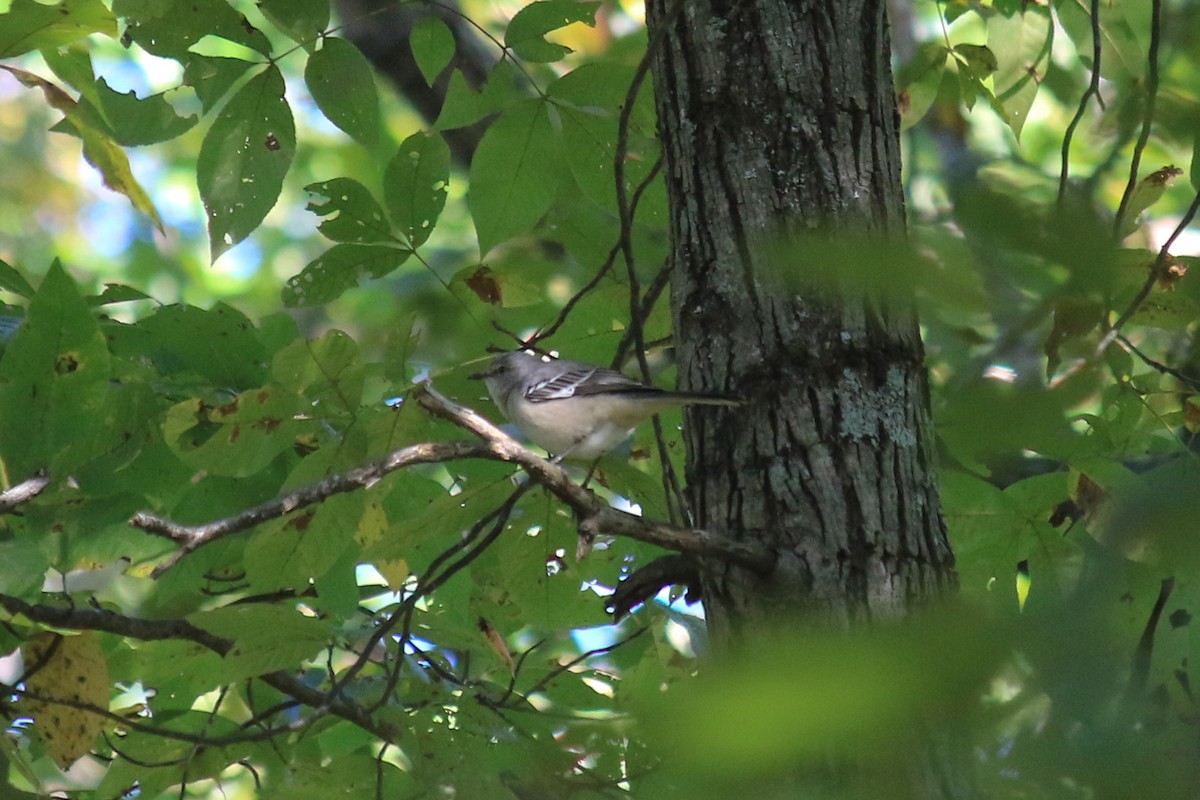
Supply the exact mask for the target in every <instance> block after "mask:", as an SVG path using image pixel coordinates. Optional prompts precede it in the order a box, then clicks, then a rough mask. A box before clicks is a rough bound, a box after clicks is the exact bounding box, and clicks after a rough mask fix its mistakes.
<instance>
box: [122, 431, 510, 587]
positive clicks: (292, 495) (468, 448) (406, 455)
mask: <svg viewBox="0 0 1200 800" xmlns="http://www.w3.org/2000/svg"><path fill="white" fill-rule="evenodd" d="M486 457H487V448H485V447H483V446H481V445H479V444H477V443H474V442H442V443H423V444H414V445H410V446H408V447H402V448H400V449H399V450H394V451H392V452H391V453H388V454H387V455H386V456H384V457H383V458H379V459H376V460H374V461H370V462H368V463H366V464H364V465H363V466H361V467H358V468H356V469H352V470H350V471H348V472H343V473H340V474H338V475H332V476H330V477H328V478H326V479H325V480H323V481H319V482H317V483H314V484H311V485H309V486H305V487H303V488H301V489H297V490H296V491H294V492H289V493H288V494H285V495H282V496H280V497H277V498H275V499H274V500H271V501H269V502H267V503H263V504H262V505H259V506H255V507H254V508H250V509H247V510H245V511H243V512H241V513H239V514H235V515H234V516H232V517H226V518H224V519H219V520H215V521H213V522H208V523H204V524H202V525H182V524H180V523H177V522H173V521H171V520H169V519H165V518H163V517H159V516H157V515H154V514H150V513H148V512H144V511H142V512H139V513H137V514H135V515H134V516H133V518H132V519H130V520H129V524H130V525H132V526H133V527H135V528H139V529H141V530H144V531H146V532H147V533H151V534H154V535H155V536H162V537H163V538H166V539H170V540H171V541H172V542H175V544H177V545H179V549H178V550H176V551H175V552H174V553H172V554H171V555H170V556H169V557H168V558H167V559H166V560H165V561H163V562H162V563H161V564H159V565H158V566H157V567H155V569H154V571H153V572H152V573H151V576H152V577H155V578H157V577H159V576H160V575H162V574H163V573H164V572H166V571H167V570H168V569H170V568H171V567H172V566H174V565H175V564H176V563H177V562H178V561H179V560H180V559H181V558H183V557H184V556H186V555H188V554H189V553H192V552H194V551H196V550H197V549H199V548H201V547H203V546H204V545H206V544H209V543H211V542H214V541H216V540H217V539H221V538H223V537H225V536H229V535H230V534H233V533H238V532H240V531H244V530H249V529H250V528H253V527H254V526H256V525H260V524H262V523H263V522H266V521H268V520H272V519H278V518H280V517H283V516H285V515H287V514H290V513H291V512H293V511H295V510H297V509H300V508H304V507H306V506H310V505H313V504H315V503H320V502H321V501H323V500H326V499H328V498H329V497H332V496H333V495H335V494H341V493H344V492H352V491H356V490H358V489H365V488H369V487H371V486H373V485H374V484H375V483H377V482H378V481H379V480H380V479H381V478H383V477H384V476H385V475H387V474H388V473H390V472H395V471H396V470H399V469H403V468H405V467H411V466H415V465H417V464H434V463H439V462H444V461H454V460H457V459H461V458H486Z"/></svg>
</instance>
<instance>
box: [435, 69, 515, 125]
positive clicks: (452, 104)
mask: <svg viewBox="0 0 1200 800" xmlns="http://www.w3.org/2000/svg"><path fill="white" fill-rule="evenodd" d="M522 99H523V95H522V94H521V92H520V91H519V90H518V88H517V81H516V74H515V73H514V71H513V68H512V65H511V64H510V63H509V62H508V61H507V60H505V61H500V62H499V63H497V64H496V66H494V67H493V68H492V72H491V74H490V75H488V79H487V82H486V83H485V84H484V85H483V90H482V91H475V90H474V89H472V88H471V87H470V86H468V85H467V80H466V78H464V77H463V74H462V72H460V71H459V70H454V71H453V72H451V73H450V84H449V86H447V87H446V99H445V101H444V102H443V103H442V110H441V112H439V114H438V118H437V122H435V123H434V125H433V127H434V129H435V130H439V131H448V130H453V129H454V128H463V127H466V126H467V125H473V124H475V123H476V122H479V121H480V120H481V119H483V118H484V117H488V116H491V115H492V114H497V113H499V112H501V111H503V110H504V109H506V108H508V107H509V106H511V105H513V104H515V103H517V102H519V101H521V100H522Z"/></svg>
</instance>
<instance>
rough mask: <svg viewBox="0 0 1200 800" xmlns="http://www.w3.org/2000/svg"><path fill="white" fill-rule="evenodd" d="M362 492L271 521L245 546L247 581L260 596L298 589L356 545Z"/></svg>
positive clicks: (362, 499)
mask: <svg viewBox="0 0 1200 800" xmlns="http://www.w3.org/2000/svg"><path fill="white" fill-rule="evenodd" d="M364 503H365V500H364V497H363V494H362V493H361V492H358V493H355V494H339V495H334V496H333V497H330V498H328V499H326V500H324V501H323V502H321V503H320V504H319V505H317V506H315V507H312V508H305V509H301V510H299V511H297V512H295V513H293V514H290V515H288V516H287V517H285V518H283V519H279V520H273V521H272V522H271V523H270V524H268V525H265V526H263V527H262V528H261V529H260V530H258V531H256V532H255V533H254V535H253V537H252V538H251V539H250V542H249V543H248V544H247V545H246V556H245V564H246V577H247V579H248V580H249V581H250V585H251V586H253V587H254V588H255V590H257V591H260V592H272V591H277V590H279V589H302V588H303V587H306V586H308V585H309V581H310V580H312V579H316V578H320V577H321V576H323V575H324V574H325V573H326V572H327V571H328V570H329V568H330V567H332V566H333V564H334V562H335V561H337V559H338V558H339V557H341V554H342V553H343V552H344V551H345V550H346V548H347V546H349V545H350V544H351V542H353V541H354V530H355V527H356V526H355V521H356V520H357V519H358V518H360V517H361V516H362V514H363V506H364Z"/></svg>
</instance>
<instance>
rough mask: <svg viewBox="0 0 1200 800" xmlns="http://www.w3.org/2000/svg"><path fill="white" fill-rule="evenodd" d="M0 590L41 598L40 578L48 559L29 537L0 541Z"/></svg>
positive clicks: (46, 567)
mask: <svg viewBox="0 0 1200 800" xmlns="http://www.w3.org/2000/svg"><path fill="white" fill-rule="evenodd" d="M0 562H3V564H4V569H3V570H0V592H3V593H4V594H6V595H15V596H16V597H27V598H29V599H38V600H40V599H41V598H40V597H39V595H40V594H41V591H42V578H43V576H44V575H45V574H46V570H47V569H48V568H49V567H50V559H48V558H47V557H46V554H45V553H44V552H43V550H42V548H41V547H40V546H39V545H38V544H37V543H36V542H34V541H32V540H31V539H16V540H13V539H10V540H8V541H6V542H2V543H0Z"/></svg>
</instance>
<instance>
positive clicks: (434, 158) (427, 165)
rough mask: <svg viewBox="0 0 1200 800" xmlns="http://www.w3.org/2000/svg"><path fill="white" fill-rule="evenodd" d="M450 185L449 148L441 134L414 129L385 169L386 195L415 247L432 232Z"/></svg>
mask: <svg viewBox="0 0 1200 800" xmlns="http://www.w3.org/2000/svg"><path fill="white" fill-rule="evenodd" d="M449 186H450V148H448V147H447V146H446V142H445V141H444V140H443V139H442V137H441V136H438V135H437V134H433V133H415V134H413V135H412V136H410V137H408V138H407V139H405V140H404V141H403V142H401V144H400V152H398V153H396V155H395V156H393V158H392V160H391V161H389V162H388V165H387V169H386V170H384V173H383V199H384V200H385V201H386V202H387V207H388V211H389V212H390V213H391V215H392V221H393V222H394V223H395V224H396V227H397V228H399V229H400V232H401V233H403V234H404V236H405V237H407V238H408V242H409V244H410V245H411V246H412V247H419V246H421V245H422V244H424V243H425V241H426V240H427V239H428V238H429V234H431V233H433V227H434V225H435V224H436V223H437V219H438V215H440V214H441V213H442V208H443V207H444V206H445V205H446V190H447V189H448V188H449Z"/></svg>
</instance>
